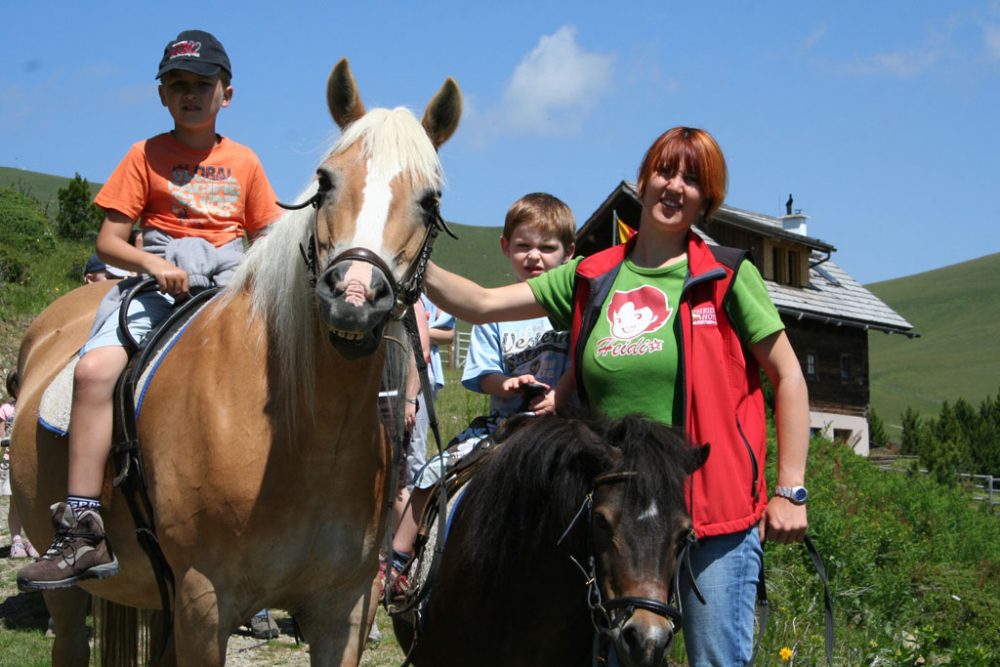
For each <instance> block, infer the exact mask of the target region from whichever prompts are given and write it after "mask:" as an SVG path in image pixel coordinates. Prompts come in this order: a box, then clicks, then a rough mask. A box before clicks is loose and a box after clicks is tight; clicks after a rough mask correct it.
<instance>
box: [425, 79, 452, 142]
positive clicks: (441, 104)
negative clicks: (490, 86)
mask: <svg viewBox="0 0 1000 667" xmlns="http://www.w3.org/2000/svg"><path fill="white" fill-rule="evenodd" d="M461 116H462V91H461V90H459V89H458V84H457V83H455V80H454V79H453V78H451V77H450V76H449V77H448V80H447V81H445V82H444V85H443V86H441V90H439V91H438V92H437V94H436V95H435V96H434V99H432V100H431V102H430V104H428V105H427V110H426V111H424V119H423V121H422V123H423V126H424V130H426V131H427V136H429V137H430V138H431V143H432V144H434V148H435V149H437V148H440V147H441V144H443V143H444V142H446V141H448V139H450V138H451V135H453V134H454V133H455V130H456V129H457V128H458V119H459V118H461Z"/></svg>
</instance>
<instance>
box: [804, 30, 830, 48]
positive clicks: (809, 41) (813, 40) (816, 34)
mask: <svg viewBox="0 0 1000 667" xmlns="http://www.w3.org/2000/svg"><path fill="white" fill-rule="evenodd" d="M824 35H826V24H825V23H824V24H823V25H821V26H820V27H818V28H816V29H815V30H813V31H812V33H811V34H810V35H809V36H808V37H806V38H805V39H804V40H803V41H802V48H803V49H805V50H806V51H808V50H809V49H811V48H813V47H814V46H816V45H817V44H819V42H820V40H822V39H823V36H824Z"/></svg>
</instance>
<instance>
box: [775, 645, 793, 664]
mask: <svg viewBox="0 0 1000 667" xmlns="http://www.w3.org/2000/svg"><path fill="white" fill-rule="evenodd" d="M778 656H779V657H780V658H781V659H782V661H784V662H788V661H789V660H791V659H792V649H790V648H788V647H787V646H782V647H781V650H780V651H778Z"/></svg>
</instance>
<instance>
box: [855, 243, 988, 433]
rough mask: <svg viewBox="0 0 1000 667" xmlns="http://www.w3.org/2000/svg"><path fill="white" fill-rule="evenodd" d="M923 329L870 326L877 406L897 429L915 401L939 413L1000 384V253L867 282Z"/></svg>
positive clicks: (977, 398)
mask: <svg viewBox="0 0 1000 667" xmlns="http://www.w3.org/2000/svg"><path fill="white" fill-rule="evenodd" d="M867 287H868V289H870V290H871V291H872V292H874V293H875V294H876V295H877V296H878V297H879V298H880V299H882V300H883V301H885V302H886V303H887V304H889V305H890V306H892V308H893V309H895V310H896V311H897V312H899V313H900V314H901V315H902V316H903V317H905V318H906V319H908V320H909V321H910V322H911V323H912V324H913V325H914V327H915V329H916V331H917V332H919V333H920V338H916V339H913V340H910V339H907V338H905V337H903V336H886V335H883V334H879V333H871V334H869V336H868V340H869V342H870V346H871V363H870V368H871V382H872V405H873V406H874V407H875V409H876V410H877V411H878V412H879V414H880V415H881V416H882V418H883V419H884V420H885V422H886V424H887V425H888V426H890V428H896V427H897V426H898V424H899V415H900V413H901V412H902V411H903V409H905V408H906V407H907V406H912V407H913V408H914V409H916V410H917V411H918V412H920V413H922V414H924V415H936V414H937V413H938V411H939V410H940V407H941V404H942V403H943V402H944V401H946V400H949V401H954V400H955V399H956V398H958V397H963V398H965V399H966V400H968V401H970V402H971V403H972V404H973V405H976V406H978V404H979V403H980V401H982V400H983V399H984V398H985V397H986V396H987V395H993V394H995V393H996V392H997V390H998V389H1000V336H998V335H997V331H996V325H997V322H1000V253H997V254H993V255H987V256H985V257H981V258H979V259H976V260H972V261H969V262H963V263H961V264H955V265H953V266H947V267H944V268H942V269H937V270H934V271H928V272H927V273H920V274H917V275H913V276H907V277H905V278H897V279H895V280H888V281H885V282H880V283H874V284H872V285H868V286H867Z"/></svg>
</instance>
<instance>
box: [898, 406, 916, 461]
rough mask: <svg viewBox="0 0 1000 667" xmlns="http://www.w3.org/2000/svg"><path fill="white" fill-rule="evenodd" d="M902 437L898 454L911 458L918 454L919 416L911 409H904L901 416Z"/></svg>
mask: <svg viewBox="0 0 1000 667" xmlns="http://www.w3.org/2000/svg"><path fill="white" fill-rule="evenodd" d="M902 422H903V436H902V442H901V443H900V445H899V453H900V454H906V455H909V456H913V455H915V454H918V453H919V452H920V415H919V414H918V413H917V411H916V410H914V409H913V408H909V407H908V408H906V410H904V411H903V415H902Z"/></svg>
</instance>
